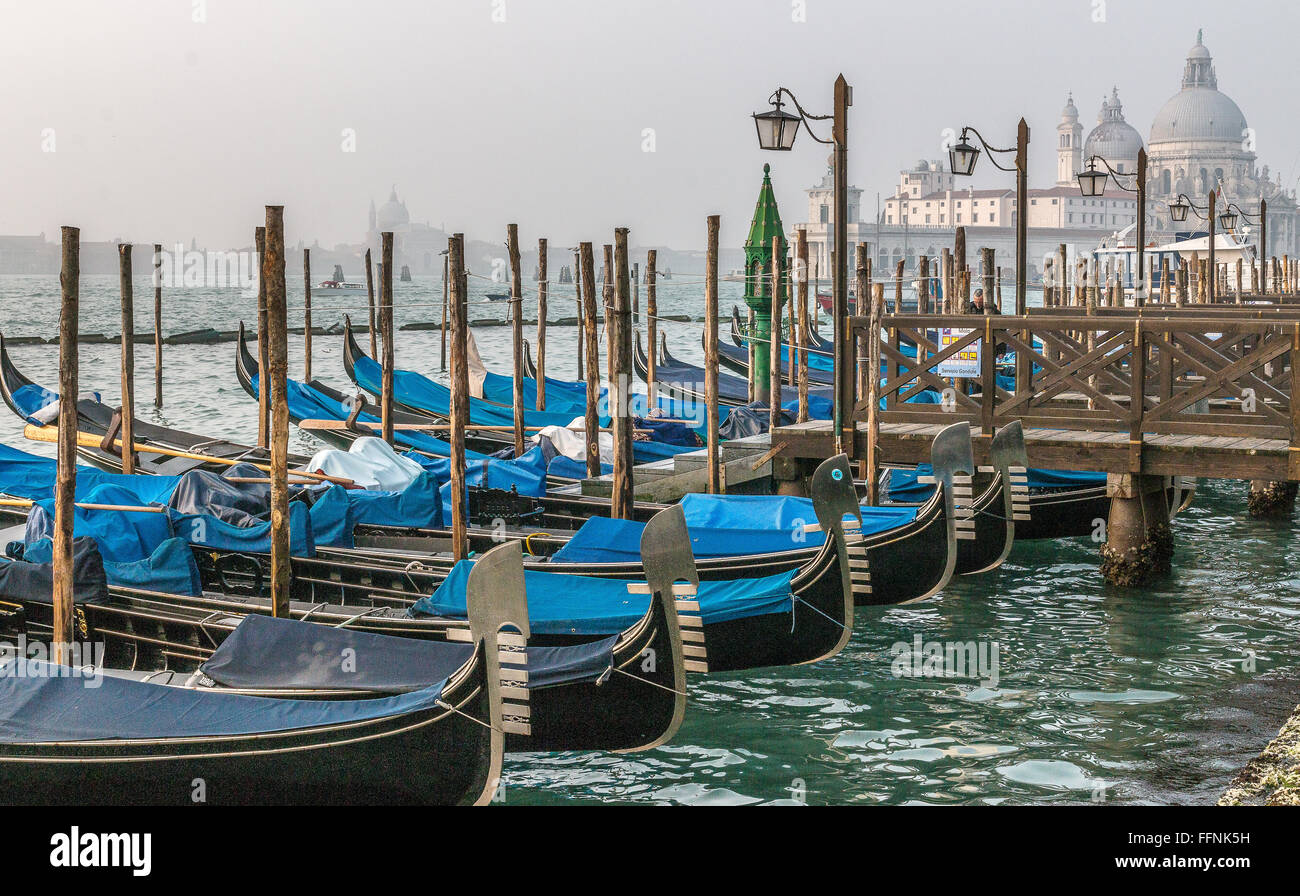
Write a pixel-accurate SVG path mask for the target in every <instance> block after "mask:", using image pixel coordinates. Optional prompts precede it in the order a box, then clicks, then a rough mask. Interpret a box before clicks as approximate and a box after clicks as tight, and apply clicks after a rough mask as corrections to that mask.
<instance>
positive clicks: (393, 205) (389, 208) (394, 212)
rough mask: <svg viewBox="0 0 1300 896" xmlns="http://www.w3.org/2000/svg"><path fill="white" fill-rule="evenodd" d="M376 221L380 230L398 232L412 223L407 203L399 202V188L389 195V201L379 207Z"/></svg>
mask: <svg viewBox="0 0 1300 896" xmlns="http://www.w3.org/2000/svg"><path fill="white" fill-rule="evenodd" d="M375 220H376V222H377V224H378V226H379V229H380V230H398V229H400V228H402V227H405V226H406V225H407V224H410V223H411V215H410V213H409V212H408V211H407V210H406V203H404V202H399V201H398V200H397V188H396V187H394V188H393V191H392V192H391V193H389V194H388V201H387V202H385V203H384V204H383V205H381V206H380V207H379V211H378V212H377V213H376V215H375Z"/></svg>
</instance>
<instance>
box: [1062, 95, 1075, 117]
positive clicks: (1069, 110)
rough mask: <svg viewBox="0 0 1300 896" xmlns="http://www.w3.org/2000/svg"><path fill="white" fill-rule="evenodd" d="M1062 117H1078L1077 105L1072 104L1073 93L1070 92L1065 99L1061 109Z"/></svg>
mask: <svg viewBox="0 0 1300 896" xmlns="http://www.w3.org/2000/svg"><path fill="white" fill-rule="evenodd" d="M1061 117H1062V118H1078V117H1079V107H1078V106H1076V105H1075V104H1074V94H1073V93H1071V94H1070V95H1069V98H1068V99H1066V101H1065V108H1064V109H1062V110H1061Z"/></svg>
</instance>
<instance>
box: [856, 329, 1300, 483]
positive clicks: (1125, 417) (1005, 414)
mask: <svg viewBox="0 0 1300 896" xmlns="http://www.w3.org/2000/svg"><path fill="white" fill-rule="evenodd" d="M1125 310H1127V311H1128V313H1127V314H1125V313H1122V312H1124V311H1125ZM1204 310H1206V306H1199V307H1196V308H1185V309H1180V310H1179V311H1178V312H1176V313H1169V314H1154V313H1152V311H1151V310H1147V311H1145V312H1144V313H1142V314H1137V313H1135V312H1134V311H1133V309H1120V308H1116V309H1111V310H1110V311H1109V313H1105V314H1084V313H1082V312H1081V311H1079V312H1075V311H1071V310H1063V309H1050V310H1046V311H1036V312H1035V313H1032V314H1028V315H1025V316H1023V317H1013V316H993V315H988V316H975V315H933V314H925V315H907V314H894V315H886V316H884V318H883V319H882V322H881V330H880V336H881V386H880V390H879V394H880V396H881V400H882V402H883V410H882V411H881V413H880V414H879V421H880V424H881V425H888V424H908V423H915V424H934V423H951V422H953V421H954V419H963V418H964V419H966V420H968V421H969V422H970V423H972V424H973V425H975V426H978V427H979V429H980V430H981V432H982V434H983V435H986V436H991V435H992V434H993V432H994V431H995V430H996V429H997V428H998V427H1001V426H1004V425H1006V424H1008V423H1010V422H1012V421H1014V420H1019V421H1020V422H1021V423H1022V424H1023V425H1024V426H1025V427H1026V429H1029V428H1033V427H1038V428H1043V429H1050V430H1058V431H1072V432H1081V433H1097V432H1101V433H1107V432H1108V433H1120V432H1126V433H1127V434H1128V436H1129V439H1128V443H1129V446H1130V455H1131V469H1132V470H1133V471H1134V472H1137V471H1138V470H1140V469H1141V466H1140V464H1141V452H1142V448H1143V445H1144V444H1145V443H1146V442H1148V441H1149V440H1150V439H1152V438H1153V437H1159V436H1184V437H1190V438H1191V439H1192V441H1195V438H1196V437H1200V438H1203V439H1206V440H1214V439H1223V438H1226V437H1232V438H1238V439H1242V438H1254V439H1265V440H1279V441H1283V442H1285V443H1286V444H1287V445H1288V446H1289V447H1290V451H1289V452H1288V454H1289V455H1290V457H1289V460H1288V469H1289V471H1290V473H1291V474H1292V475H1291V476H1290V477H1289V478H1292V479H1297V478H1300V419H1298V418H1300V406H1297V405H1293V403H1292V400H1291V398H1292V395H1294V394H1297V388H1296V378H1297V376H1300V363H1293V358H1300V355H1298V354H1297V352H1300V308H1295V307H1292V308H1290V309H1281V310H1278V311H1277V312H1274V311H1263V312H1260V313H1258V314H1249V313H1248V314H1242V313H1241V312H1242V310H1243V309H1242V308H1241V307H1240V306H1237V307H1236V308H1234V309H1233V310H1234V311H1236V312H1237V313H1236V314H1234V315H1231V316H1227V315H1221V314H1218V313H1197V312H1202V311H1204ZM1252 310H1253V309H1252ZM850 326H851V327H852V328H853V330H854V331H855V332H854V341H855V342H856V338H857V336H858V335H868V332H869V329H870V326H869V320H868V318H865V317H854V318H852V319H851V320H850ZM944 328H951V331H952V332H950V333H948V336H949V342H948V344H946V345H945V344H941V340H940V337H939V331H940V330H941V329H944ZM990 346H996V347H997V351H988V350H986V349H987V347H990ZM971 352H978V354H979V359H978V368H977V369H978V371H979V375H978V377H973V376H972V377H969V378H965V379H959V378H954V377H953V376H950V375H944V374H951V373H952V372H953V371H952V368H950V367H946V366H945V362H948V361H950V360H952V359H955V358H958V356H959V355H962V354H963V353H967V354H968V353H971ZM998 352H1001V353H1003V354H1002V355H1001V357H999V354H998ZM1011 352H1014V353H1015V360H1014V362H1011V363H1007V362H1008V358H1009V356H1008V355H1007V354H1006V353H1011ZM916 355H919V358H920V360H919V361H918V360H917V358H916V357H914V356H916ZM968 362H969V355H968ZM1016 368H1018V369H1019V374H1020V375H1019V376H1016ZM1017 381H1018V382H1020V383H1021V388H1019V389H1015V388H1014V384H1015V383H1016V382H1017ZM990 384H991V387H990ZM920 391H926V392H928V393H929V395H928V396H927V398H929V399H930V402H931V403H922V402H921V401H916V400H913V401H908V399H909V398H914V397H915V396H916V395H917V393H918V392H920ZM867 406H868V402H866V401H864V400H860V401H857V403H856V404H855V406H854V419H855V421H865V420H866V419H867V413H866V411H867ZM1207 444H1209V443H1208V442H1207ZM1205 475H1219V476H1224V477H1225V478H1234V477H1233V476H1232V471H1231V470H1217V471H1208V470H1207V471H1206V473H1205Z"/></svg>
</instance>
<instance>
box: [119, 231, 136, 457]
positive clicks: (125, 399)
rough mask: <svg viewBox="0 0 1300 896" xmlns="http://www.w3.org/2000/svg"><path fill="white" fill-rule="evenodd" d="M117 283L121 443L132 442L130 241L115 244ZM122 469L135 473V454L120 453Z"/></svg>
mask: <svg viewBox="0 0 1300 896" xmlns="http://www.w3.org/2000/svg"><path fill="white" fill-rule="evenodd" d="M117 261H118V282H119V285H120V288H121V292H122V405H121V409H120V411H119V413H120V414H121V416H122V442H123V443H124V444H126V445H134V444H135V295H134V293H133V291H132V287H131V244H130V243H121V244H120V245H119V246H118V247H117ZM122 472H123V473H127V474H131V473H134V472H135V453H134V452H132V451H128V450H124V451H123V452H122Z"/></svg>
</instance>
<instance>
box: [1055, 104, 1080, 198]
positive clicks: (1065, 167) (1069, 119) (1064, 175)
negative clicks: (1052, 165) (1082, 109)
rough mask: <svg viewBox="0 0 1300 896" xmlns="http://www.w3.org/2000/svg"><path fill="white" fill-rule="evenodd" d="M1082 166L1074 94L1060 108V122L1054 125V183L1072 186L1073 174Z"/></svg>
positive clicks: (1060, 185)
mask: <svg viewBox="0 0 1300 896" xmlns="http://www.w3.org/2000/svg"><path fill="white" fill-rule="evenodd" d="M1082 167H1083V125H1081V124H1079V110H1078V108H1077V107H1076V106H1075V105H1074V94H1070V97H1069V99H1067V100H1066V101H1065V108H1064V109H1062V110H1061V123H1060V124H1058V125H1057V126H1056V185H1057V186H1058V187H1072V186H1074V185H1075V181H1074V176H1075V175H1076V174H1078V173H1079V171H1080V169H1081V168H1082Z"/></svg>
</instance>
